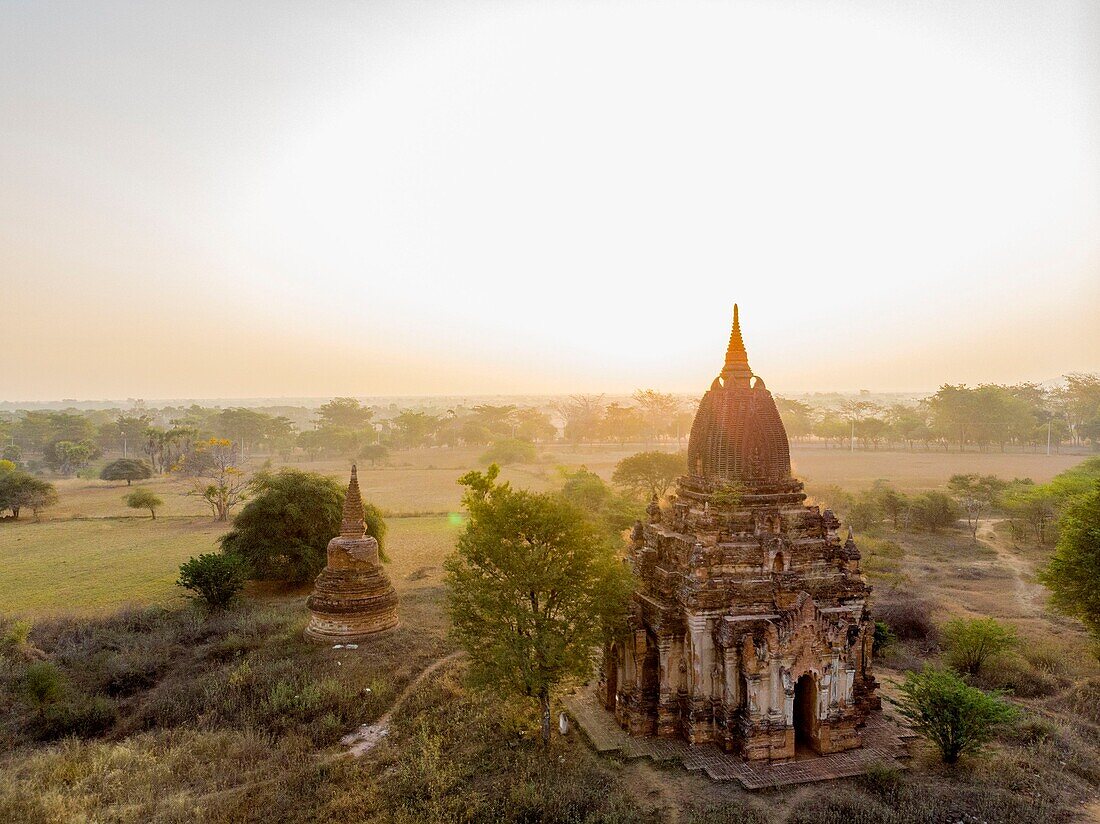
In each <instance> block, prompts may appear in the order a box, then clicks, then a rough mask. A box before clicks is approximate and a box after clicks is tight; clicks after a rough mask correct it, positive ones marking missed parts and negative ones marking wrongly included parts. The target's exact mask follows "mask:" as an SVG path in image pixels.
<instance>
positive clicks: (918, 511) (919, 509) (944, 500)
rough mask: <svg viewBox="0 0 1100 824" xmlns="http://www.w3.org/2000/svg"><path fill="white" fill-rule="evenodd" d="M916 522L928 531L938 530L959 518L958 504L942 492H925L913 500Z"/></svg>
mask: <svg viewBox="0 0 1100 824" xmlns="http://www.w3.org/2000/svg"><path fill="white" fill-rule="evenodd" d="M913 511H914V514H915V515H916V520H917V523H918V524H920V525H921V526H922V527H923V528H924V529H927V530H928V531H929V532H939V531H940V530H941V529H944V528H945V527H949V526H951V525H952V524H953V523H955V521H957V520H959V515H960V514H961V513H960V511H959V505H958V504H956V503H955V500H954V499H953V498H952V497H951V496H950V495H946V494H944V493H943V492H925V493H923V494H922V495H918V496H917V497H916V499H915V500H914V501H913Z"/></svg>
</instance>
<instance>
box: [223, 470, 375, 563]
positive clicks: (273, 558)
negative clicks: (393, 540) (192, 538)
mask: <svg viewBox="0 0 1100 824" xmlns="http://www.w3.org/2000/svg"><path fill="white" fill-rule="evenodd" d="M252 488H253V491H254V493H255V497H253V499H252V500H251V501H249V502H248V504H246V505H245V507H244V509H242V510H241V512H240V514H239V515H238V516H237V517H236V518H235V519H234V521H233V530H232V531H231V532H229V533H227V534H226V535H224V536H223V537H222V539H221V546H222V551H223V552H224V553H226V554H227V555H233V556H236V557H238V558H240V559H241V560H243V561H244V562H245V563H246V564H247V565H248V569H249V575H250V576H251V577H253V578H259V579H261V580H270V581H285V582H287V583H291V584H300V583H304V582H306V581H310V580H312V579H313V578H315V577H316V576H317V573H319V572H320V571H321V570H322V569H324V566H325V560H326V549H327V547H328V542H329V541H330V540H332V538H334V537H335V536H336V535H337V534H339V532H340V517H341V512H342V509H343V506H344V492H343V489H342V488H341V487H340V485H339V484H338V483H337V482H336V481H334V480H333V479H332V478H327V477H325V476H324V475H319V474H318V473H316V472H302V471H301V470H297V469H283V470H280V471H279V472H276V473H269V472H265V473H260V474H259V475H257V476H256V478H255V480H254V481H253V484H252ZM363 517H364V519H365V521H366V525H367V533H368V534H370V535H372V536H373V537H374V538H375V539H376V540H377V541H378V548H379V552H380V553H381V552H382V549H383V545H384V542H383V538H384V537H385V534H386V525H385V522H384V521H383V520H382V515H381V513H380V512H379V510H378V508H377V507H374V506H371V505H370V504H368V503H364V504H363ZM382 558H383V560H385V557H384V555H383V556H382Z"/></svg>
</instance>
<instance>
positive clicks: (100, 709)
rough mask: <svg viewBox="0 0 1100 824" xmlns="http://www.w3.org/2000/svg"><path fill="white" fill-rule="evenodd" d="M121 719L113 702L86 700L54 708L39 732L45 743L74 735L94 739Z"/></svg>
mask: <svg viewBox="0 0 1100 824" xmlns="http://www.w3.org/2000/svg"><path fill="white" fill-rule="evenodd" d="M117 717H118V710H117V709H116V707H115V705H114V703H113V702H112V701H110V700H109V699H107V698H103V697H101V696H94V697H91V698H89V697H86V696H82V697H80V698H76V699H74V700H71V701H62V702H58V703H56V704H52V705H50V706H49V707H48V708H47V709H46V711H45V712H44V713H43V714H42V715H41V717H40V718H39V720H38V723H37V725H36V732H37V734H38V737H39V738H40V739H42V740H45V741H51V740H54V739H57V738H66V737H68V736H70V735H75V736H77V737H79V738H94V737H95V736H98V735H102V734H103V733H105V732H106V731H107V730H109V729H110V728H111V726H112V725H113V724H114V723H115V719H116V718H117Z"/></svg>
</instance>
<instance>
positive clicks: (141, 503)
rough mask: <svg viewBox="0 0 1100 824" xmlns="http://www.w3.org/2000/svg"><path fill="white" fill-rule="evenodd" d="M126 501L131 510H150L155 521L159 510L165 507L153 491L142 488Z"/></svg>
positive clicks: (132, 493) (131, 494)
mask: <svg viewBox="0 0 1100 824" xmlns="http://www.w3.org/2000/svg"><path fill="white" fill-rule="evenodd" d="M124 500H125V501H126V506H128V507H130V509H148V510H149V514H150V515H151V516H152V518H153V520H154V521H155V520H156V519H157V509H159V508H160V507H162V506H164V501H162V500H161V499H160V498H159V497H158V496H157V494H156V493H155V492H153V490H151V489H144V488H142V487H138V488H137V489H135V490H134V491H133V492H131V493H130V494H129V495H127V496H126V497H125V498H124Z"/></svg>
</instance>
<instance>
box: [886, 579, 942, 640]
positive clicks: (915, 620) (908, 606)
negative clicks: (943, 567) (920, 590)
mask: <svg viewBox="0 0 1100 824" xmlns="http://www.w3.org/2000/svg"><path fill="white" fill-rule="evenodd" d="M934 609H935V604H934V603H933V602H932V601H931V600H930V599H928V598H924V597H921V596H919V595H915V594H910V593H904V592H901V591H899V590H890V591H888V592H886V593H885V594H884V595H883V596H881V597H880V598H876V600H875V603H874V615H875V617H876V618H877V619H878V620H880V621H885V622H886V624H888V625H889V627H890V629H891V630H892V631H893V633H894V635H895V636H897V638H898V640H900V641H920V642H924V643H935V642H936V640H937V639H938V637H939V635H938V632H937V630H936V625H935V624H934V623H933V622H932V612H933V610H934Z"/></svg>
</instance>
